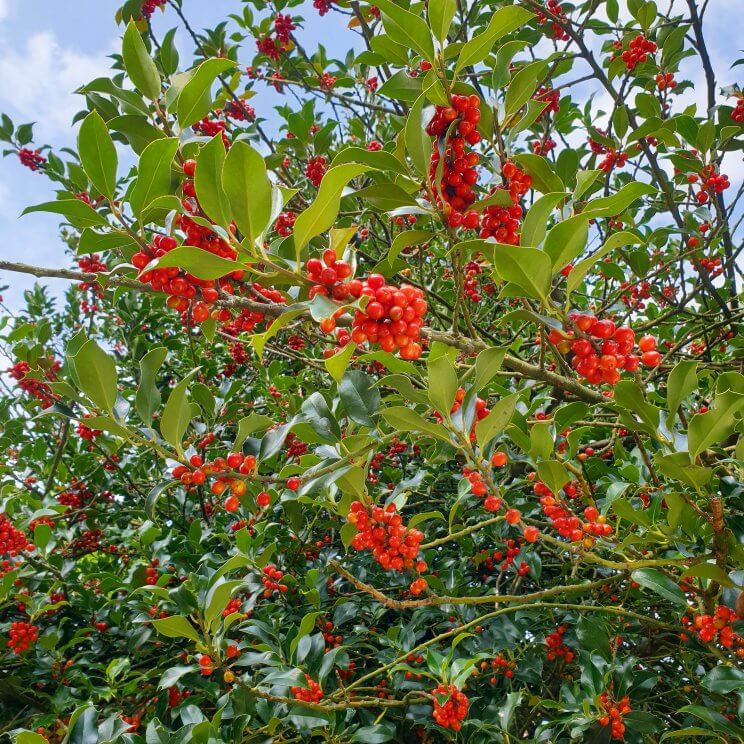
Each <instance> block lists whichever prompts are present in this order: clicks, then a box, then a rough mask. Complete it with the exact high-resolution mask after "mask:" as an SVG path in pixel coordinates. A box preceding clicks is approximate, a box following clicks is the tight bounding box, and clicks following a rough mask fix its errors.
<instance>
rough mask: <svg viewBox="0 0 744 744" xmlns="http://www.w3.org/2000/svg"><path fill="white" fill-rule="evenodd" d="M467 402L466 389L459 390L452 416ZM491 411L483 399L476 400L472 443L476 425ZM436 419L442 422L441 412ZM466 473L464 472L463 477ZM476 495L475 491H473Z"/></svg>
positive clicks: (437, 413) (451, 412) (471, 431)
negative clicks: (464, 401)
mask: <svg viewBox="0 0 744 744" xmlns="http://www.w3.org/2000/svg"><path fill="white" fill-rule="evenodd" d="M463 400H465V388H458V389H457V393H456V394H455V402H454V403H453V404H452V408H450V414H453V413H457V411H459V410H460V408H462V402H463ZM490 412H491V411H490V409H489V408H488V404H487V403H486V401H485V400H483V398H476V399H475V420H474V421H473V426H472V427H471V429H470V441H471V442H475V425H476V424H477V423H478V421H480V420H481V419H484V418H486V416H488V414H489V413H490ZM434 418H436V420H437V421H439V422H440V423H441V422H442V420H443V419H442V415H441V414H440V413H439V411H435V412H434ZM464 474H465V473H464V472H463V475H464ZM473 493H475V491H473ZM476 495H478V496H482V495H483V494H476Z"/></svg>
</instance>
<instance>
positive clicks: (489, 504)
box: [462, 467, 502, 512]
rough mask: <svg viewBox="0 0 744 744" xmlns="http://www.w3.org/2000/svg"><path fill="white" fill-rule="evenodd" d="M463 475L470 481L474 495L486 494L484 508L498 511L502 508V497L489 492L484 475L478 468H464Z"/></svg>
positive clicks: (471, 491)
mask: <svg viewBox="0 0 744 744" xmlns="http://www.w3.org/2000/svg"><path fill="white" fill-rule="evenodd" d="M462 474H463V477H465V478H467V479H468V481H469V482H470V493H472V494H473V495H474V496H485V497H486V498H485V499H483V508H484V509H485V510H486V511H489V512H496V511H498V510H499V509H500V508H501V504H502V502H501V499H500V498H499V497H498V496H495V495H494V494H489V493H488V486H487V485H486V484H485V483H484V482H483V476H482V475H481V474H480V473H479V472H478V471H477V470H471V469H470V468H468V467H464V468H463V469H462Z"/></svg>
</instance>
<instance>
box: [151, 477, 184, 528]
mask: <svg viewBox="0 0 744 744" xmlns="http://www.w3.org/2000/svg"><path fill="white" fill-rule="evenodd" d="M177 485H179V481H177V480H167V481H162V482H161V483H158V484H157V485H156V486H153V487H152V488H151V489H150V492H149V493H148V494H147V498H146V499H145V514H147V516H148V518H149V519H152V520H153V521H154V520H155V519H156V518H157V514H156V512H155V505H156V504H157V502H158V499H159V498H160V497H161V496H162V495H163V493H165V491H167V490H168V489H169V488H173V487H174V486H177Z"/></svg>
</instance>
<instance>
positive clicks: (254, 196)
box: [222, 140, 335, 246]
mask: <svg viewBox="0 0 744 744" xmlns="http://www.w3.org/2000/svg"><path fill="white" fill-rule="evenodd" d="M222 188H223V189H224V191H225V194H226V196H227V199H228V201H229V203H230V207H231V208H232V214H233V218H234V219H235V223H236V224H237V226H238V228H239V229H240V231H241V232H242V233H243V235H245V236H246V238H247V239H248V242H249V245H251V246H252V245H253V244H254V243H255V242H256V239H257V238H258V237H259V236H260V235H261V233H262V232H263V231H264V230H265V229H266V227H267V226H268V224H269V222H270V220H271V207H272V203H273V199H274V196H273V189H272V188H271V181H269V177H268V175H267V174H266V162H265V161H264V159H263V156H262V155H261V153H260V152H258V150H255V149H254V148H252V147H251V146H250V145H249V144H248V143H247V142H245V141H244V140H239V141H237V142H235V144H233V146H232V147H231V148H230V152H229V153H228V154H227V158H226V159H225V166H224V168H223V170H222ZM334 217H335V215H334Z"/></svg>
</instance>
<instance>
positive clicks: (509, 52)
mask: <svg viewBox="0 0 744 744" xmlns="http://www.w3.org/2000/svg"><path fill="white" fill-rule="evenodd" d="M525 44H526V42H525V41H520V40H515V41H507V42H506V44H503V45H502V46H501V47H500V48H499V51H498V52H496V63H495V64H494V66H493V75H492V76H491V85H492V87H493V89H494V90H495V91H496V90H499V88H503V87H504V86H505V85H506V84H507V83H508V82H509V74H510V72H509V68H510V66H511V61H512V59H513V58H514V55H515V54H516V53H517V52H519V51H521V50H522V49H524V47H525Z"/></svg>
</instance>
